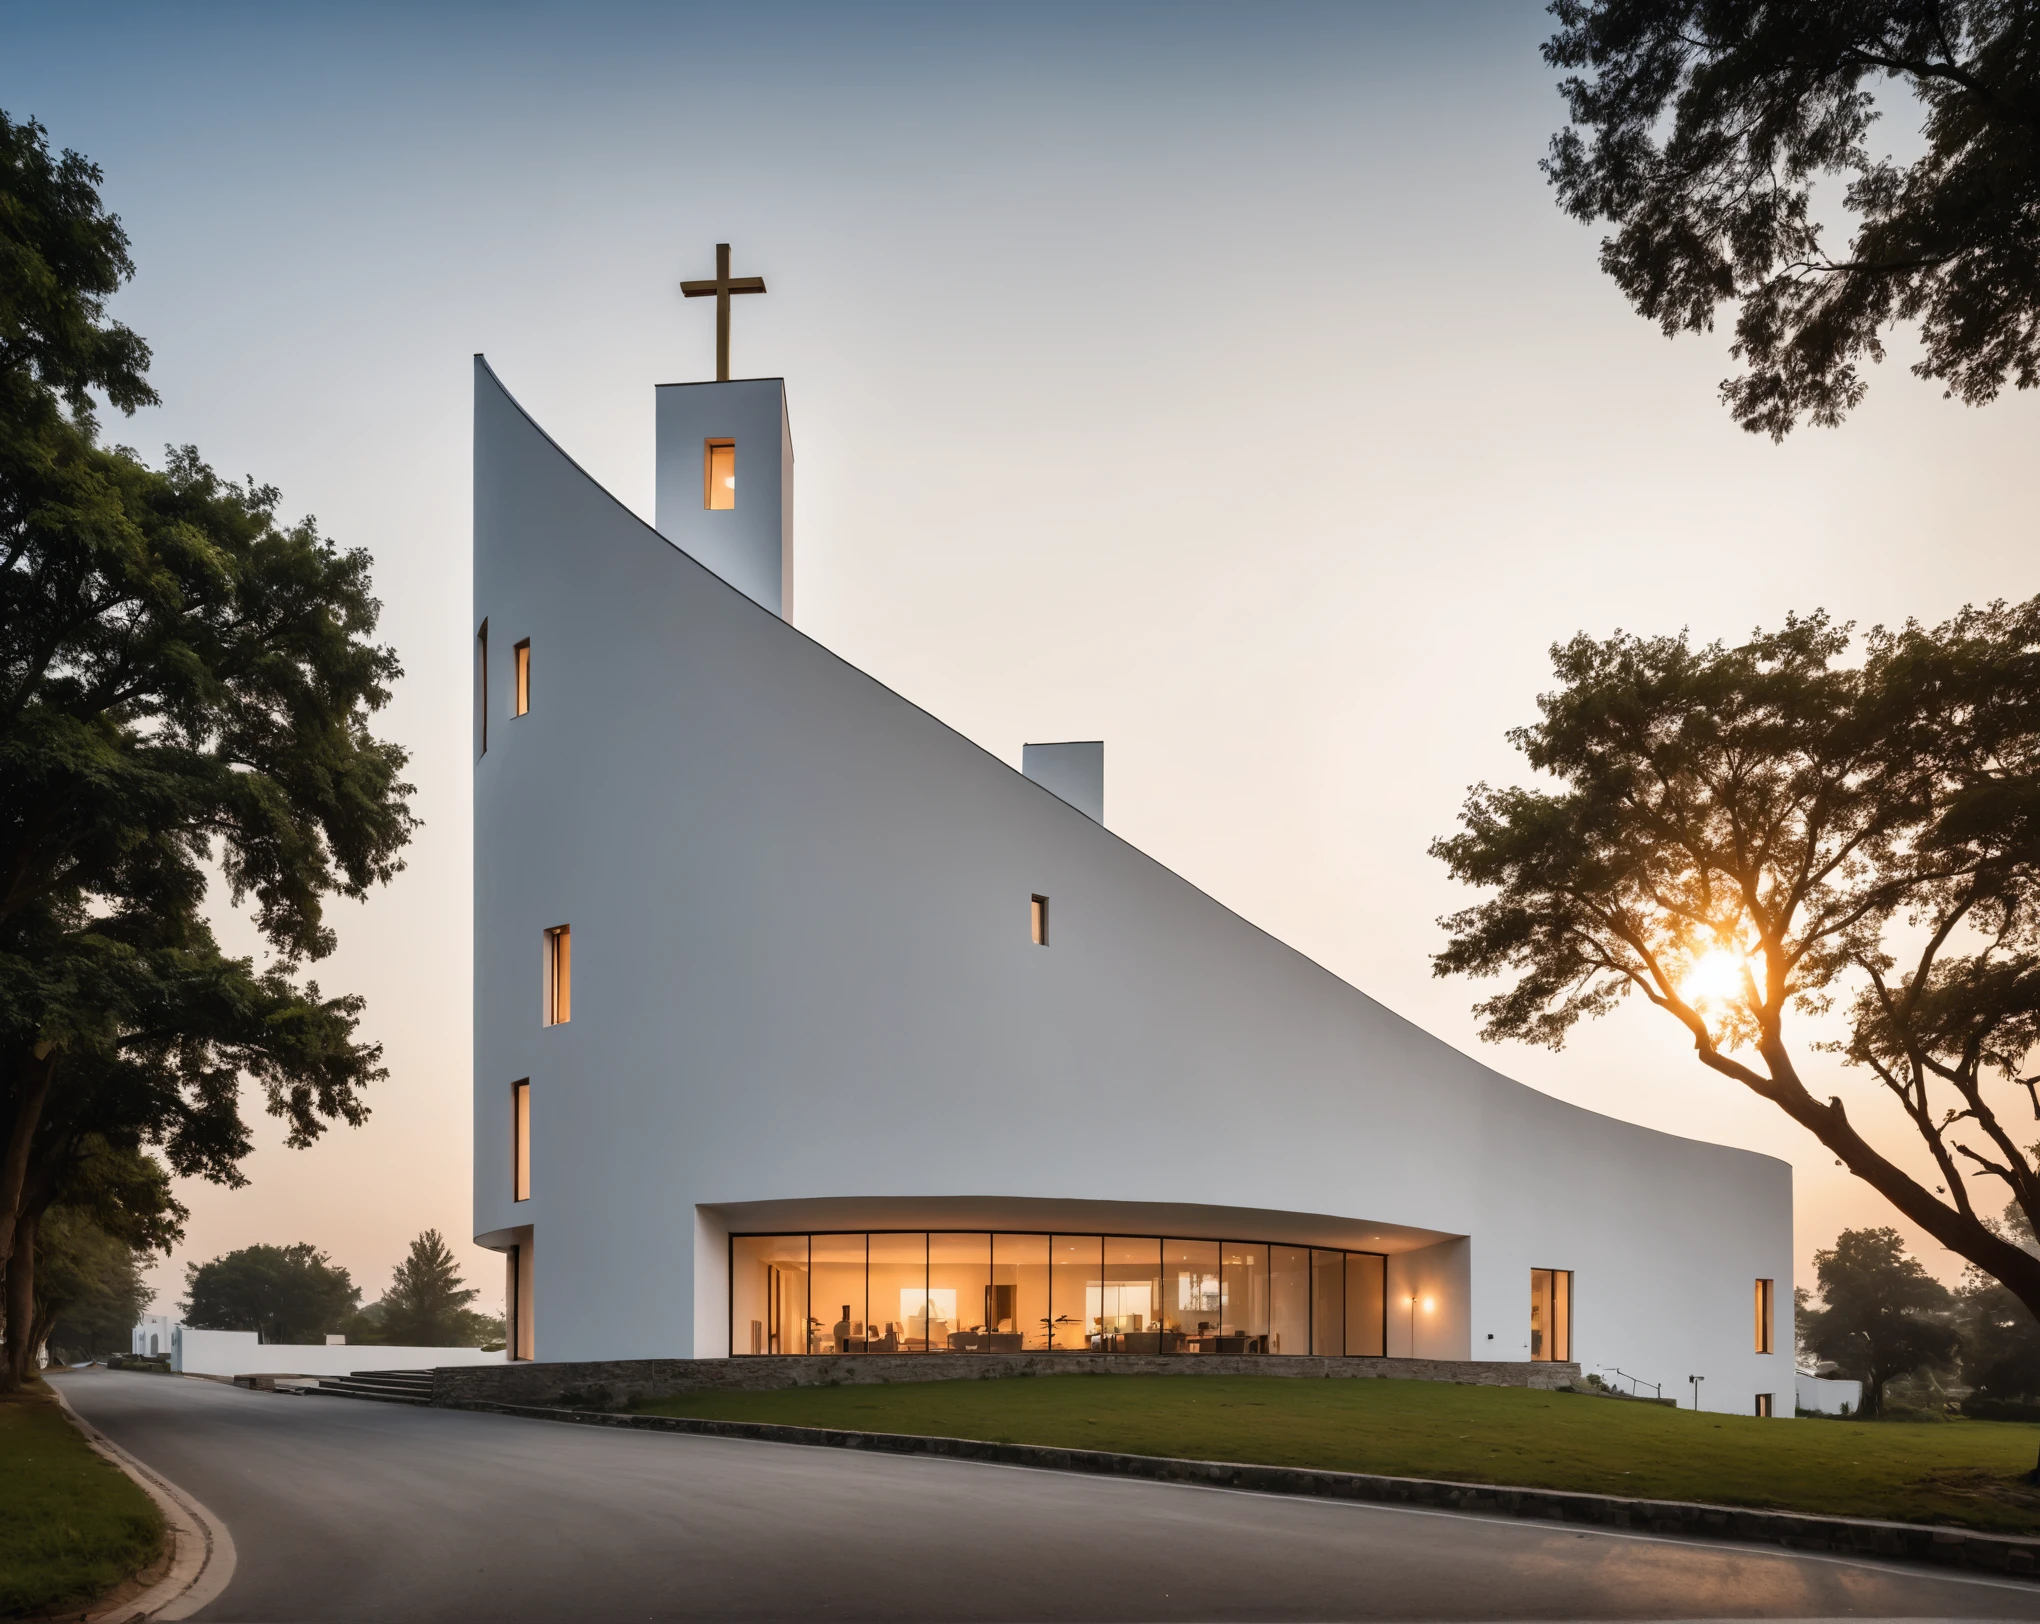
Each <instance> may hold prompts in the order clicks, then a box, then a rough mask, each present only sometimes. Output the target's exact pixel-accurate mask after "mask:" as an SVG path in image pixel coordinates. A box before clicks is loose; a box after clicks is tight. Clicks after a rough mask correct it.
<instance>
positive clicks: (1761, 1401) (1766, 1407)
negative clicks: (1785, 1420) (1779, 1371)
mask: <svg viewBox="0 0 2040 1624" xmlns="http://www.w3.org/2000/svg"><path fill="white" fill-rule="evenodd" d="M1757 1419H1758V1420H1760V1421H1768V1420H1770V1419H1771V1395H1770V1394H1769V1393H1759V1394H1758V1395H1757Z"/></svg>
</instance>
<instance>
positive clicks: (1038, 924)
mask: <svg viewBox="0 0 2040 1624" xmlns="http://www.w3.org/2000/svg"><path fill="white" fill-rule="evenodd" d="M1031 912H1032V917H1033V927H1034V945H1035V946H1036V947H1046V946H1048V898H1047V897H1043V896H1037V897H1035V898H1034V900H1033V904H1032V908H1031Z"/></svg>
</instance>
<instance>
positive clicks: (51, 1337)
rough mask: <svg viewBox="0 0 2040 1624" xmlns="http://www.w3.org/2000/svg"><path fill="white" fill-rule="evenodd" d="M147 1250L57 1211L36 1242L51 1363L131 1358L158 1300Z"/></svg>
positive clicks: (75, 1213) (40, 1317) (41, 1334)
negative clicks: (133, 1341) (134, 1337)
mask: <svg viewBox="0 0 2040 1624" xmlns="http://www.w3.org/2000/svg"><path fill="white" fill-rule="evenodd" d="M148 1257H149V1253H148V1250H147V1248H145V1247H138V1246H135V1245H134V1244H133V1243H132V1242H129V1241H124V1240H119V1239H116V1238H115V1237H114V1236H112V1235H109V1234H107V1232H106V1231H105V1230H103V1229H101V1228H100V1227H99V1226H98V1225H97V1224H96V1223H94V1222H93V1221H92V1219H91V1217H90V1215H89V1214H87V1213H84V1212H81V1211H79V1210H78V1209H77V1208H74V1207H67V1206H55V1207H52V1208H50V1210H49V1211H48V1212H46V1213H44V1214H43V1215H42V1223H41V1225H40V1226H39V1229H38V1232H37V1236H36V1271H35V1330H34V1334H33V1337H32V1340H33V1341H34V1343H35V1345H36V1346H37V1347H47V1348H49V1350H50V1353H51V1357H52V1358H58V1357H61V1358H64V1359H90V1358H94V1357H96V1356H98V1355H101V1354H107V1353H125V1352H127V1351H128V1345H129V1339H130V1336H131V1334H132V1332H133V1330H134V1327H135V1322H136V1321H137V1320H139V1319H140V1318H141V1317H142V1314H143V1312H144V1311H145V1310H146V1309H147V1308H148V1306H149V1301H150V1299H151V1298H152V1297H154V1295H155V1293H154V1292H153V1291H151V1290H150V1289H149V1284H148V1281H147V1280H146V1279H145V1278H144V1277H143V1269H144V1268H145V1267H146V1265H147V1262H148Z"/></svg>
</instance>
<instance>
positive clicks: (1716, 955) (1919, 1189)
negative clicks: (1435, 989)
mask: <svg viewBox="0 0 2040 1624" xmlns="http://www.w3.org/2000/svg"><path fill="white" fill-rule="evenodd" d="M1850 646H1851V638H1850V634H1849V629H1848V628H1847V627H1837V626H1834V625H1831V624H1830V623H1829V622H1828V621H1827V620H1826V618H1825V617H1823V616H1820V615H1815V616H1813V617H1812V618H1810V619H1806V620H1797V619H1794V620H1788V622H1787V623H1786V626H1785V628H1784V629H1783V630H1781V631H1776V632H1759V633H1756V634H1754V635H1753V636H1752V637H1751V639H1750V640H1749V641H1748V642H1746V643H1744V644H1741V645H1739V646H1735V647H1727V646H1724V645H1722V644H1713V645H1710V646H1708V647H1706V648H1703V649H1695V648H1693V647H1692V646H1691V645H1690V644H1689V642H1688V641H1687V639H1686V638H1685V637H1684V636H1680V637H1676V638H1662V637H1661V638H1639V637H1632V636H1626V635H1621V634H1618V635H1617V636H1615V637H1614V638H1612V639H1609V640H1608V641H1605V642H1596V641H1594V640H1592V639H1590V638H1588V637H1586V636H1584V635H1582V636H1580V637H1577V638H1575V639H1574V640H1573V641H1572V642H1570V643H1568V644H1565V645H1563V646H1562V647H1559V648H1555V649H1553V651H1552V657H1553V661H1554V664H1555V666H1556V670H1557V677H1558V686H1557V688H1556V690H1555V691H1554V692H1551V693H1548V694H1545V695H1543V696H1542V697H1541V698H1540V699H1539V701H1538V705H1539V709H1540V710H1541V712H1542V719H1541V720H1540V721H1539V722H1537V723H1536V724H1535V725H1533V726H1530V727H1525V728H1520V729H1517V730H1516V731H1514V732H1513V733H1511V735H1510V738H1511V740H1512V742H1514V743H1515V744H1516V746H1517V747H1518V748H1519V749H1520V750H1522V751H1523V753H1524V756H1525V758H1526V759H1527V760H1528V762H1529V764H1530V765H1531V767H1532V768H1533V769H1535V770H1536V771H1538V772H1540V773H1543V774H1547V775H1549V776H1550V777H1552V778H1553V779H1555V780H1557V784H1558V787H1557V788H1556V789H1555V790H1541V789H1525V788H1506V789H1494V788H1490V787H1489V786H1487V785H1478V786H1476V787H1475V789H1474V790H1473V792H1472V793H1471V795H1470V796H1469V798H1468V800H1467V802H1466V806H1465V809H1464V811H1463V813H1462V829H1461V832H1460V833H1458V834H1456V835H1454V836H1452V837H1450V838H1447V839H1442V840H1439V841H1437V842H1435V843H1434V844H1433V847H1432V851H1433V854H1434V855H1436V856H1438V857H1440V858H1442V859H1443V860H1444V861H1445V862H1446V863H1447V865H1448V866H1449V867H1450V869H1451V871H1452V873H1453V875H1454V876H1455V877H1456V878H1458V879H1460V880H1463V881H1465V882H1467V883H1468V884H1471V885H1476V886H1482V887H1487V888H1490V889H1491V890H1492V892H1493V894H1492V895H1491V896H1489V897H1488V898H1487V899H1486V900H1484V901H1482V902H1480V903H1478V904H1476V905H1475V906H1473V907H1470V908H1467V909H1465V910H1464V911H1462V912H1460V913H1457V914H1454V915H1452V916H1450V917H1449V918H1447V919H1445V920H1443V921H1441V923H1442V924H1443V925H1444V926H1445V927H1446V929H1447V930H1448V931H1449V932H1450V933H1451V940H1450V942H1449V943H1448V945H1447V947H1446V948H1445V950H1444V951H1443V952H1441V953H1439V954H1438V955H1437V956H1436V957H1435V958H1434V959H1433V961H1432V966H1433V969H1434V970H1435V972H1436V973H1437V974H1439V975H1450V974H1457V973H1465V974H1470V975H1476V976H1495V975H1504V974H1509V973H1513V974H1514V977H1515V980H1514V984H1513V985H1512V986H1510V987H1509V988H1507V989H1506V990H1505V991H1503V992H1501V993H1499V994H1497V995H1496V996H1495V997H1493V998H1490V999H1488V1000H1486V1001H1485V1002H1483V1003H1480V1004H1479V1005H1477V1006H1476V1009H1477V1012H1478V1013H1479V1014H1480V1015H1481V1016H1482V1018H1483V1025H1482V1035H1483V1036H1484V1037H1486V1038H1487V1039H1489V1040H1490V1041H1499V1040H1502V1039H1507V1038H1515V1039H1521V1040H1525V1041H1529V1042H1536V1043H1542V1044H1546V1045H1548V1046H1550V1047H1552V1048H1559V1047H1562V1046H1563V1044H1564V1041H1565V1038H1566V1035H1567V1033H1568V1032H1569V1031H1570V1030H1571V1029H1572V1027H1573V1026H1574V1025H1575V1024H1576V1023H1577V1022H1579V1021H1580V1020H1582V1019H1584V1018H1587V1017H1591V1016H1598V1015H1602V1014H1605V1013H1607V1012H1608V1011H1609V1010H1610V1009H1612V1008H1614V1007H1615V1006H1616V1005H1617V1004H1618V1003H1619V1002H1620V1000H1621V999H1622V998H1624V997H1626V996H1628V995H1629V994H1632V993H1634V994H1638V995H1640V996H1641V997H1642V998H1643V999H1644V1000H1645V1001H1646V1002H1647V1003H1649V1004H1650V1005H1651V1006H1652V1007H1653V1008H1655V1009H1658V1010H1661V1011H1663V1012H1664V1013H1665V1014H1666V1015H1668V1016H1670V1017H1671V1018H1672V1019H1673V1020H1675V1021H1677V1022H1678V1023H1679V1026H1680V1028H1681V1029H1682V1030H1683V1031H1684V1033H1685V1034H1686V1036H1687V1037H1688V1038H1689V1039H1690V1040H1691V1042H1692V1044H1693V1049H1694V1053H1695V1055H1696V1057H1697V1058H1698V1059H1699V1061H1700V1063H1701V1064H1702V1065H1703V1066H1705V1067H1707V1068H1708V1069H1709V1070H1711V1071H1713V1072H1715V1073H1716V1074H1718V1075H1720V1076H1722V1077H1726V1078H1729V1079H1731V1080H1733V1081H1735V1082H1737V1083H1740V1084H1741V1085H1743V1086H1744V1087H1747V1088H1749V1089H1750V1090H1752V1091H1753V1092H1754V1093H1756V1094H1758V1095H1760V1096H1761V1097H1762V1098H1764V1099H1767V1100H1769V1101H1771V1102H1772V1103H1773V1104H1775V1105H1776V1106H1778V1107H1779V1109H1781V1110H1782V1111H1784V1112H1785V1113H1786V1114H1787V1115H1788V1116H1790V1117H1791V1118H1792V1119H1793V1120H1794V1121H1796V1122H1798V1123H1799V1124H1800V1125H1801V1126H1803V1127H1804V1128H1806V1129H1807V1130H1808V1131H1809V1132H1811V1133H1812V1134H1813V1135H1814V1136H1815V1137H1816V1138H1818V1139H1819V1140H1820V1142H1821V1143H1822V1144H1823V1145H1825V1146H1827V1147H1828V1149H1829V1150H1831V1151H1832V1152H1833V1153H1834V1155H1835V1156H1836V1157H1837V1158H1838V1159H1839V1160H1840V1161H1841V1162H1842V1163H1843V1164H1844V1165H1845V1166H1847V1167H1848V1168H1849V1170H1850V1171H1851V1172H1852V1173H1854V1174H1855V1175H1856V1176H1857V1177H1858V1178H1860V1179H1863V1180H1864V1181H1865V1182H1866V1183H1868V1184H1870V1185H1871V1186H1872V1187H1873V1188H1874V1189H1876V1190H1877V1191H1879V1193H1881V1194H1882V1195H1884V1196H1885V1197H1886V1199H1888V1200H1889V1201H1890V1202H1891V1203H1892V1205H1893V1206H1895V1207H1896V1208H1897V1209H1898V1210H1899V1211H1900V1212H1902V1213H1903V1214H1904V1215H1905V1216H1906V1217H1907V1218H1909V1219H1911V1220H1912V1221H1913V1222H1914V1223H1916V1224H1918V1225H1919V1226H1920V1227H1921V1228H1922V1229H1924V1230H1926V1231H1927V1233H1928V1234H1930V1235H1932V1236H1933V1237H1934V1238H1935V1239H1936V1240H1938V1241H1939V1242H1940V1243H1941V1244H1942V1245H1943V1246H1946V1247H1947V1248H1949V1250H1951V1251H1953V1252H1955V1253H1956V1254H1957V1255H1958V1256H1961V1257H1963V1258H1966V1259H1968V1260H1969V1261H1970V1262H1971V1263H1973V1264H1975V1265H1976V1266H1977V1267H1978V1268H1979V1269H1981V1270H1982V1271H1983V1272H1984V1273H1986V1274H1988V1275H1990V1276H1992V1277H1993V1278H1995V1279H1997V1280H1999V1281H2002V1282H2003V1283H2004V1285H2005V1286H2006V1287H2007V1288H2009V1289H2010V1290H2011V1292H2012V1293H2013V1295H2015V1296H2016V1297H2017V1298H2018V1299H2019V1300H2020V1301H2021V1302H2022V1303H2024V1304H2025V1305H2026V1306H2027V1308H2029V1309H2033V1310H2036V1311H2040V1258H2036V1257H2035V1256H2034V1255H2033V1254H2032V1253H2030V1252H2028V1251H2026V1250H2024V1249H2022V1248H2021V1247H2020V1246H2018V1245H2017V1244H2015V1243H2014V1242H2013V1241H2012V1240H2009V1239H2007V1238H2006V1237H2005V1235H2003V1234H2002V1233H2000V1231H1999V1229H1998V1227H1997V1226H1995V1225H1994V1224H1993V1222H1992V1220H1991V1219H1990V1218H1989V1217H1988V1216H1987V1214H1988V1213H1989V1212H1990V1211H1991V1210H1992V1209H1993V1208H1994V1207H1995V1206H1996V1204H1997V1202H1999V1201H2001V1200H2002V1199H2003V1198H2004V1197H2005V1196H2006V1195H2009V1197H2010V1198H2011V1200H2012V1201H2013V1202H2014V1203H2015V1204H2016V1205H2017V1206H2018V1208H2019V1209H2020V1210H2021V1211H2022V1212H2023V1213H2024V1214H2025V1215H2026V1217H2027V1219H2028V1221H2029V1222H2030V1221H2031V1220H2032V1219H2033V1218H2034V1217H2035V1216H2036V1215H2040V1173H2036V1169H2035V1164H2034V1160H2033V1153H2032V1152H2031V1151H2030V1150H2024V1149H2021V1148H2020V1146H2019V1145H2018V1143H2017V1142H2016V1139H2015V1137H2014V1131H2015V1130H2014V1127H2013V1123H2014V1122H2015V1121H2016V1120H2017V1118H2018V1117H2019V1116H2020V1115H2023V1114H2025V1113H2027V1112H2032V1113H2034V1114H2035V1115H2036V1116H2040V1097H2036V1096H2040V1087H2036V1085H2040V1077H2035V1076H2033V1075H2030V1074H2029V1071H2028V1069H2027V1068H2028V1067H2029V1065H2030V1062H2031V1058H2032V1055H2033V1050H2034V1047H2035V1038H2036V1029H2035V1008H2036V995H2040V906H2036V905H2040V599H2036V600H2035V601H2033V602H2031V603H2027V604H2025V605H2022V606H2019V607H2016V608H2013V607H2007V606H2005V605H2002V604H1995V605H1992V606H1991V607H1990V608H1988V609H1983V610H1967V609H1966V610H1964V611H1963V612H1962V613H1961V614H1959V615H1957V616H1955V617H1954V618H1952V619H1951V620H1949V621H1948V622H1946V623H1945V624H1943V625H1940V626H1936V627H1933V628H1931V629H1928V628H1922V627H1920V626H1917V625H1913V624H1911V623H1908V624H1907V625H1906V626H1905V627H1903V628H1901V629H1900V630H1899V631H1896V632H1887V631H1884V630H1881V629H1880V630H1877V631H1874V632H1872V633H1871V634H1870V636H1869V638H1868V640H1867V647H1866V650H1865V655H1864V658H1863V660H1862V662H1861V663H1860V664H1859V665H1845V664H1843V663H1842V660H1843V656H1844V655H1845V654H1846V653H1847V652H1848V650H1849V648H1850ZM1830 1010H1834V1011H1837V1012H1839V1013H1840V1014H1841V1015H1842V1016H1843V1017H1844V1025H1845V1028H1846V1036H1845V1037H1843V1038H1842V1039H1840V1040H1838V1041H1833V1042H1832V1047H1833V1048H1834V1049H1835V1050H1836V1051H1837V1052H1838V1053H1839V1057H1840V1059H1841V1060H1842V1061H1843V1062H1844V1063H1845V1064H1847V1065H1850V1066H1854V1067H1856V1068H1859V1069H1861V1070H1862V1071H1864V1072H1867V1073H1869V1074H1870V1075H1871V1076H1872V1077H1873V1078H1874V1079H1875V1083H1876V1085H1877V1086H1878V1087H1879V1088H1880V1089H1881V1090H1882V1091H1883V1097H1884V1098H1885V1099H1886V1100H1887V1101H1888V1102H1890V1104H1892V1105H1893V1106H1895V1107H1896V1114H1897V1116H1898V1117H1900V1118H1902V1119H1903V1121H1904V1123H1905V1124H1906V1129H1905V1131H1906V1132H1907V1133H1908V1134H1909V1135H1910V1136H1911V1137H1912V1139H1913V1140H1915V1141H1916V1143H1915V1146H1914V1151H1913V1155H1912V1157H1911V1158H1910V1159H1912V1160H1915V1161H1918V1160H1931V1162H1932V1165H1933V1168H1934V1170H1935V1171H1934V1174H1933V1175H1930V1177H1931V1178H1932V1180H1933V1182H1931V1183H1928V1182H1923V1181H1922V1180H1921V1179H1919V1178H1917V1177H1915V1176H1914V1174H1913V1173H1912V1172H1910V1171H1908V1170H1907V1168H1906V1167H1904V1166H1902V1165H1901V1163H1900V1161H1899V1160H1896V1159H1894V1154H1896V1153H1894V1154H1887V1153H1886V1151H1884V1150H1881V1149H1879V1148H1878V1147H1877V1146H1876V1145H1873V1144H1872V1142H1871V1139H1870V1138H1869V1137H1868V1136H1866V1134H1865V1132H1864V1131H1863V1129H1862V1128H1860V1127H1859V1126H1858V1124H1857V1122H1856V1120H1855V1118H1854V1117H1853V1116H1852V1115H1851V1113H1850V1111H1849V1109H1848V1108H1847V1107H1846V1106H1845V1105H1844V1104H1843V1101H1842V1099H1841V1098H1840V1097H1839V1096H1830V1097H1829V1098H1827V1099H1825V1100H1823V1099H1820V1098H1817V1097H1816V1096H1815V1095H1814V1093H1813V1092H1812V1090H1811V1089H1810V1088H1809V1087H1808V1085H1807V1082H1806V1080H1805V1078H1804V1077H1803V1076H1802V1075H1801V1071H1800V1065H1799V1059H1798V1055H1797V1053H1796V1052H1795V1051H1796V1046H1795V1044H1794V1043H1793V1042H1792V1041H1791V1040H1790V1033H1789V1026H1790V1022H1791V1019H1792V1018H1794V1017H1796V1016H1806V1015H1813V1016H1818V1015H1820V1014H1821V1013H1823V1012H1825V1011H1830ZM1817 1046H1818V1045H1817ZM1873 1131H1875V1130H1873ZM1978 1179H1981V1180H1983V1181H1984V1184H1983V1189H1984V1190H1985V1191H1993V1187H1994V1186H1995V1187H1996V1188H1995V1190H1994V1191H1993V1198H1992V1199H1991V1200H1990V1201H1989V1202H1988V1203H1987V1204H1986V1205H1985V1206H1984V1208H1983V1210H1982V1211H1979V1209H1978V1205H1977V1200H1976V1196H1975V1194H1974V1193H1973V1192H1972V1189H1971V1185H1972V1182H1973V1181H1975V1180H1978Z"/></svg>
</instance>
